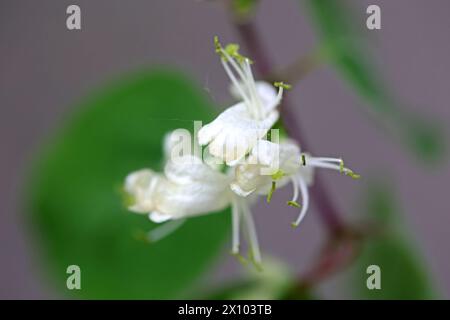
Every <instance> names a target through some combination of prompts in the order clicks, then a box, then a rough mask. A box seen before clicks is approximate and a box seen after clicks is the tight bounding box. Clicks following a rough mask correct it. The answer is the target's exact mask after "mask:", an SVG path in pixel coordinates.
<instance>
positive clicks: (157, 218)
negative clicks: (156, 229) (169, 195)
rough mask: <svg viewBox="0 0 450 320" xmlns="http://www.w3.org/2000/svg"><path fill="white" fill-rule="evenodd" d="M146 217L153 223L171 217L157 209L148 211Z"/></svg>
mask: <svg viewBox="0 0 450 320" xmlns="http://www.w3.org/2000/svg"><path fill="white" fill-rule="evenodd" d="M148 218H149V219H150V220H151V221H153V222H155V223H162V222H166V221H168V220H170V219H172V217H171V216H170V215H167V214H164V213H161V212H157V211H153V212H150V213H149V215H148Z"/></svg>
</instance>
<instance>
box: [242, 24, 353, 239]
mask: <svg viewBox="0 0 450 320" xmlns="http://www.w3.org/2000/svg"><path fill="white" fill-rule="evenodd" d="M235 26H236V29H237V31H238V33H239V35H240V36H241V38H242V41H243V43H244V44H245V46H246V47H247V49H248V50H249V53H250V55H251V56H252V58H253V59H254V60H255V68H256V69H257V70H258V72H259V73H260V74H261V76H262V77H264V76H268V75H270V74H272V72H273V68H272V64H271V62H270V60H269V57H268V56H267V55H266V54H265V51H264V50H263V45H262V41H261V39H260V37H259V35H258V33H257V31H256V29H255V27H254V25H253V23H252V22H251V21H246V22H242V23H236V24H235ZM279 80H283V79H279ZM280 114H281V118H282V121H283V124H284V126H285V127H286V130H287V131H288V133H289V135H290V136H291V137H292V138H294V139H295V140H296V141H297V142H298V143H299V144H301V146H302V149H305V150H308V151H310V152H311V151H312V149H311V148H310V146H309V145H308V143H307V141H306V140H305V136H304V135H303V134H302V131H301V128H300V125H299V123H298V121H296V117H295V114H294V112H293V109H292V107H291V104H290V102H289V99H288V98H286V97H284V98H283V103H282V106H281V107H280ZM311 197H312V199H313V200H314V203H315V204H316V205H317V206H318V209H319V210H318V211H319V213H320V217H321V219H322V221H323V223H324V225H325V226H326V227H327V229H328V230H329V231H330V233H331V235H332V236H335V235H338V234H340V233H341V232H342V231H343V230H344V229H345V228H344V222H343V220H342V218H341V215H340V214H339V212H338V211H337V210H336V207H335V205H334V203H333V202H332V200H331V197H330V195H329V194H328V192H327V190H326V187H325V184H324V182H323V180H322V178H321V177H320V176H319V175H317V176H316V177H315V181H314V185H313V186H312V188H311Z"/></svg>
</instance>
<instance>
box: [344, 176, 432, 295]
mask: <svg viewBox="0 0 450 320" xmlns="http://www.w3.org/2000/svg"><path fill="white" fill-rule="evenodd" d="M364 203H365V208H364V210H365V211H367V213H368V214H369V217H370V218H372V219H373V220H374V221H375V222H377V223H378V226H379V228H380V230H379V233H378V234H377V235H375V236H373V237H371V238H369V240H368V241H367V243H365V245H364V246H363V252H362V254H361V256H360V257H359V258H358V260H357V263H356V266H355V267H354V270H353V275H352V277H353V284H354V286H355V289H356V290H354V291H355V294H356V298H359V299H361V298H362V299H432V298H435V297H436V294H435V292H434V290H433V286H432V284H431V281H430V277H429V276H428V274H427V272H426V268H425V266H424V262H423V258H421V257H420V254H419V253H418V251H419V250H418V249H417V245H416V244H415V243H414V242H413V241H412V240H411V237H410V236H408V235H407V234H406V232H405V231H404V228H405V227H404V223H402V221H401V217H400V216H399V209H398V206H397V204H396V203H395V198H394V195H393V190H392V188H391V187H390V184H388V183H385V182H382V181H373V182H371V184H370V185H369V188H368V190H367V194H366V196H365V202H364ZM370 265H377V266H379V267H380V270H381V278H380V279H381V289H380V290H377V289H372V290H369V289H368V288H367V285H366V281H367V279H368V277H369V276H370V275H371V274H372V273H370V274H368V273H367V272H366V271H367V267H368V266H370Z"/></svg>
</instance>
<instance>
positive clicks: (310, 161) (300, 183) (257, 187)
mask: <svg viewBox="0 0 450 320" xmlns="http://www.w3.org/2000/svg"><path fill="white" fill-rule="evenodd" d="M258 146H259V148H260V149H262V150H265V151H263V152H258V156H259V161H258V162H255V163H246V164H241V165H238V166H237V167H236V168H235V170H236V172H235V178H234V181H233V182H232V183H231V185H230V187H231V189H232V190H233V191H234V192H235V193H236V194H238V195H240V196H248V195H250V194H251V193H253V192H256V193H258V194H263V195H267V196H268V198H267V200H268V202H269V201H270V198H271V196H272V193H273V192H274V190H275V188H276V187H281V186H284V185H286V184H287V183H289V182H291V183H292V186H293V190H294V194H293V197H292V199H291V200H290V201H288V204H289V205H291V206H294V207H297V208H300V207H301V211H300V214H299V216H298V218H297V219H296V220H295V222H293V226H295V227H297V226H298V225H299V224H300V222H301V221H302V220H303V218H304V217H305V214H306V212H307V210H308V206H309V193H308V186H310V185H312V183H313V175H314V168H327V169H333V170H337V171H339V172H341V173H344V174H345V175H348V176H351V177H352V178H354V179H357V178H359V175H357V174H355V173H353V171H352V170H350V169H348V168H345V167H344V162H343V161H342V159H340V158H328V157H312V156H310V155H308V154H302V153H301V152H300V148H299V147H298V145H297V144H296V143H295V142H294V141H292V140H286V141H283V142H282V143H281V144H280V145H277V144H274V143H272V142H269V141H265V140H261V141H259V143H258ZM255 150H256V148H255ZM267 150H272V152H269V153H268V152H267ZM277 150H279V159H277V160H275V155H276V154H277V153H276V151H277ZM255 152H256V151H255ZM266 154H271V155H272V158H270V157H266V156H264V155H266ZM253 155H254V151H252V153H251V155H250V157H249V159H252V156H253ZM254 157H256V155H255V156H254ZM271 161H272V162H271ZM274 161H277V162H278V163H277V165H276V166H274V165H273V162H274ZM270 168H279V170H278V171H276V172H274V171H273V170H274V169H272V171H270ZM268 169H269V170H268ZM264 170H266V172H264ZM267 170H268V171H267ZM299 194H300V195H301V198H302V204H301V205H300V204H299V203H298V202H297V200H298V197H299Z"/></svg>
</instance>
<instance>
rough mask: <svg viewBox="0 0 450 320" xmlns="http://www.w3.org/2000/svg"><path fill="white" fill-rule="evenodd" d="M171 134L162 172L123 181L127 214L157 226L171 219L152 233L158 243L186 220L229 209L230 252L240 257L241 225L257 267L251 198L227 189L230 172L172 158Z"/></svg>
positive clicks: (132, 175) (138, 173) (183, 157)
mask: <svg viewBox="0 0 450 320" xmlns="http://www.w3.org/2000/svg"><path fill="white" fill-rule="evenodd" d="M173 137H174V135H173V134H170V135H168V136H167V137H166V139H165V146H164V150H165V153H166V161H167V163H166V165H165V168H164V173H163V174H162V173H157V172H154V171H152V170H150V169H142V170H138V171H135V172H132V173H130V174H129V175H128V176H127V177H126V179H125V191H126V192H127V193H128V194H129V195H130V196H131V197H132V199H133V203H132V204H131V205H130V206H129V207H128V209H129V210H130V211H133V212H137V213H143V214H148V216H149V218H150V220H152V221H153V222H156V223H162V222H166V221H168V220H174V221H171V222H168V223H166V224H164V225H162V226H161V227H159V228H156V229H153V230H151V232H150V233H149V234H148V239H149V240H151V241H156V240H159V239H161V238H163V237H165V236H166V235H168V234H169V233H171V232H173V231H174V230H175V229H177V228H178V227H179V226H180V225H181V224H182V222H183V221H184V219H185V218H188V217H193V216H198V215H202V214H207V213H212V212H217V211H220V210H223V209H225V208H226V207H229V206H231V211H232V250H231V252H232V253H233V254H234V255H239V246H240V237H239V234H240V225H241V223H242V224H243V226H244V228H245V230H246V234H247V235H248V241H249V247H250V256H251V258H252V260H253V262H254V263H255V264H256V265H257V266H258V265H259V264H260V263H261V253H260V250H259V245H258V238H257V235H256V229H255V224H254V221H253V217H252V214H251V212H250V208H249V205H250V204H251V203H252V202H253V199H252V198H251V197H248V198H242V197H239V196H237V195H236V194H234V193H233V192H232V191H231V190H230V188H229V185H230V182H231V180H232V175H231V174H232V173H233V171H230V174H227V173H222V172H220V171H218V170H215V169H214V167H211V166H210V165H208V164H206V163H204V162H203V161H202V159H200V158H199V157H197V156H195V155H193V154H183V155H181V156H179V157H174V155H173V154H172V150H174V148H175V147H176V143H175V141H176V140H177V139H173Z"/></svg>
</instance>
